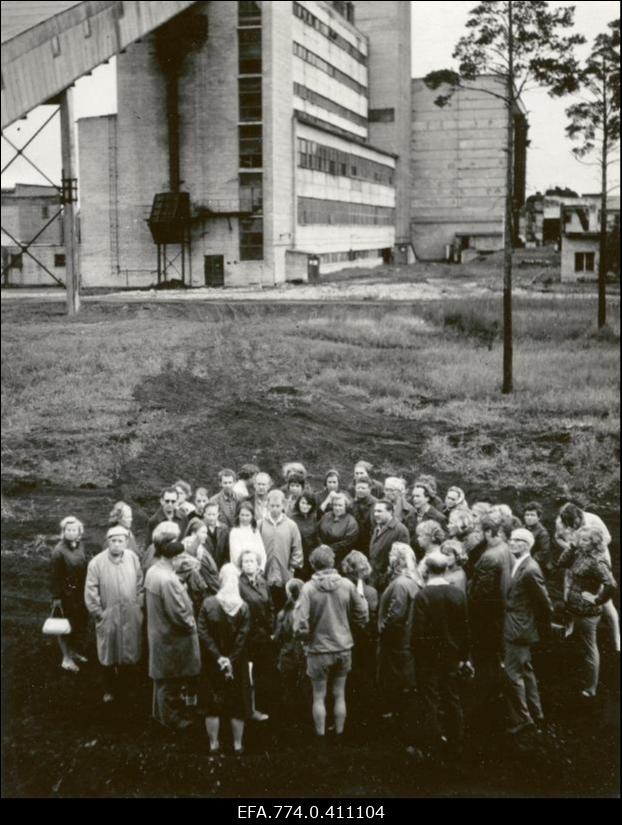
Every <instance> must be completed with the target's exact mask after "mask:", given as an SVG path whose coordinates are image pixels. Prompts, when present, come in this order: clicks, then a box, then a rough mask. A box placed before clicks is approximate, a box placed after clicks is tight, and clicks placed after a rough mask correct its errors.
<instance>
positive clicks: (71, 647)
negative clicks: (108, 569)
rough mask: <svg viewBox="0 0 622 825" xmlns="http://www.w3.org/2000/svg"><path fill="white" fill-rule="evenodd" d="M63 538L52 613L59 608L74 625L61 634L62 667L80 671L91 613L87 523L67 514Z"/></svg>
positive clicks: (55, 553) (53, 566) (56, 552)
mask: <svg viewBox="0 0 622 825" xmlns="http://www.w3.org/2000/svg"><path fill="white" fill-rule="evenodd" d="M60 531H61V540H60V541H59V542H58V544H57V545H56V547H54V549H53V550H52V555H51V558H50V591H51V594H52V615H54V613H55V612H56V611H59V612H60V613H61V614H62V615H63V616H64V617H65V618H66V619H67V620H68V621H69V624H70V632H69V633H67V634H65V635H61V636H58V644H59V645H60V649H61V651H62V654H63V660H62V662H61V667H62V669H63V670H66V671H68V672H70V673H77V672H78V671H79V670H80V664H81V663H84V662H86V658H85V657H84V655H83V654H82V653H81V652H80V651H79V649H78V648H80V649H81V648H82V645H83V644H84V636H85V633H86V628H87V626H88V613H87V611H86V607H85V604H84V583H85V581H86V567H87V558H86V553H85V551H84V545H83V543H82V536H83V534H84V525H83V524H82V522H81V521H79V520H78V519H77V518H75V517H74V516H67V517H66V518H64V519H63V520H62V521H61V523H60Z"/></svg>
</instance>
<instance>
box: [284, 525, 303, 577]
mask: <svg viewBox="0 0 622 825" xmlns="http://www.w3.org/2000/svg"><path fill="white" fill-rule="evenodd" d="M291 525H292V539H291V542H292V543H291V550H290V554H289V565H288V567H289V569H290V570H291V571H292V573H293V572H294V570H298V568H299V567H302V565H303V564H304V560H305V559H304V555H303V553H302V538H301V537H300V530H299V529H298V525H297V524H296V523H295V522H293V521H292V523H291Z"/></svg>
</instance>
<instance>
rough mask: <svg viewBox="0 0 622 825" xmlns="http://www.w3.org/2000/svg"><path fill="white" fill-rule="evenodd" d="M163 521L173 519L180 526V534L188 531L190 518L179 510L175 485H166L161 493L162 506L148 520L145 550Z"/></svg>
mask: <svg viewBox="0 0 622 825" xmlns="http://www.w3.org/2000/svg"><path fill="white" fill-rule="evenodd" d="M163 521H173V522H175V524H177V525H178V526H179V532H180V535H181V536H183V535H184V533H185V532H186V527H187V525H188V520H187V518H186V516H184V515H183V514H182V513H178V512H177V490H176V489H175V488H174V487H166V488H165V489H164V490H162V492H161V493H160V506H159V507H158V509H157V510H156V512H155V513H154V514H153V515H152V516H151V518H150V519H149V521H148V522H147V536H146V540H145V551H147V550H148V549H149V545H150V544H151V536H152V535H153V531H154V530H155V529H156V527H157V526H158V524H161V523H162V522H163Z"/></svg>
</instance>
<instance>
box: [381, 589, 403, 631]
mask: <svg viewBox="0 0 622 825" xmlns="http://www.w3.org/2000/svg"><path fill="white" fill-rule="evenodd" d="M389 587H390V588H391V591H390V593H386V594H385V597H384V598H385V599H386V600H388V602H389V605H388V608H387V610H386V611H384V615H383V618H382V624H379V625H378V631H379V633H380V634H381V635H384V634H387V633H390V632H391V630H392V629H393V628H395V627H396V626H399V625H400V624H403V622H404V619H405V618H406V614H407V612H408V593H407V591H406V588H405V587H402V585H400V584H399V583H397V582H395V583H394V584H392V585H389Z"/></svg>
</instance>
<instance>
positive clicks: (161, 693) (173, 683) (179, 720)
mask: <svg viewBox="0 0 622 825" xmlns="http://www.w3.org/2000/svg"><path fill="white" fill-rule="evenodd" d="M187 683H188V679H187V678H186V679H154V681H153V702H152V714H153V718H154V719H155V720H156V721H158V722H160V724H161V725H164V726H165V727H167V728H170V729H171V730H183V729H184V728H186V727H188V726H189V725H190V724H191V721H190V719H189V717H188V711H187V709H186V702H185V701H184V698H183V696H182V688H183V687H184V685H186V684H187Z"/></svg>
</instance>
